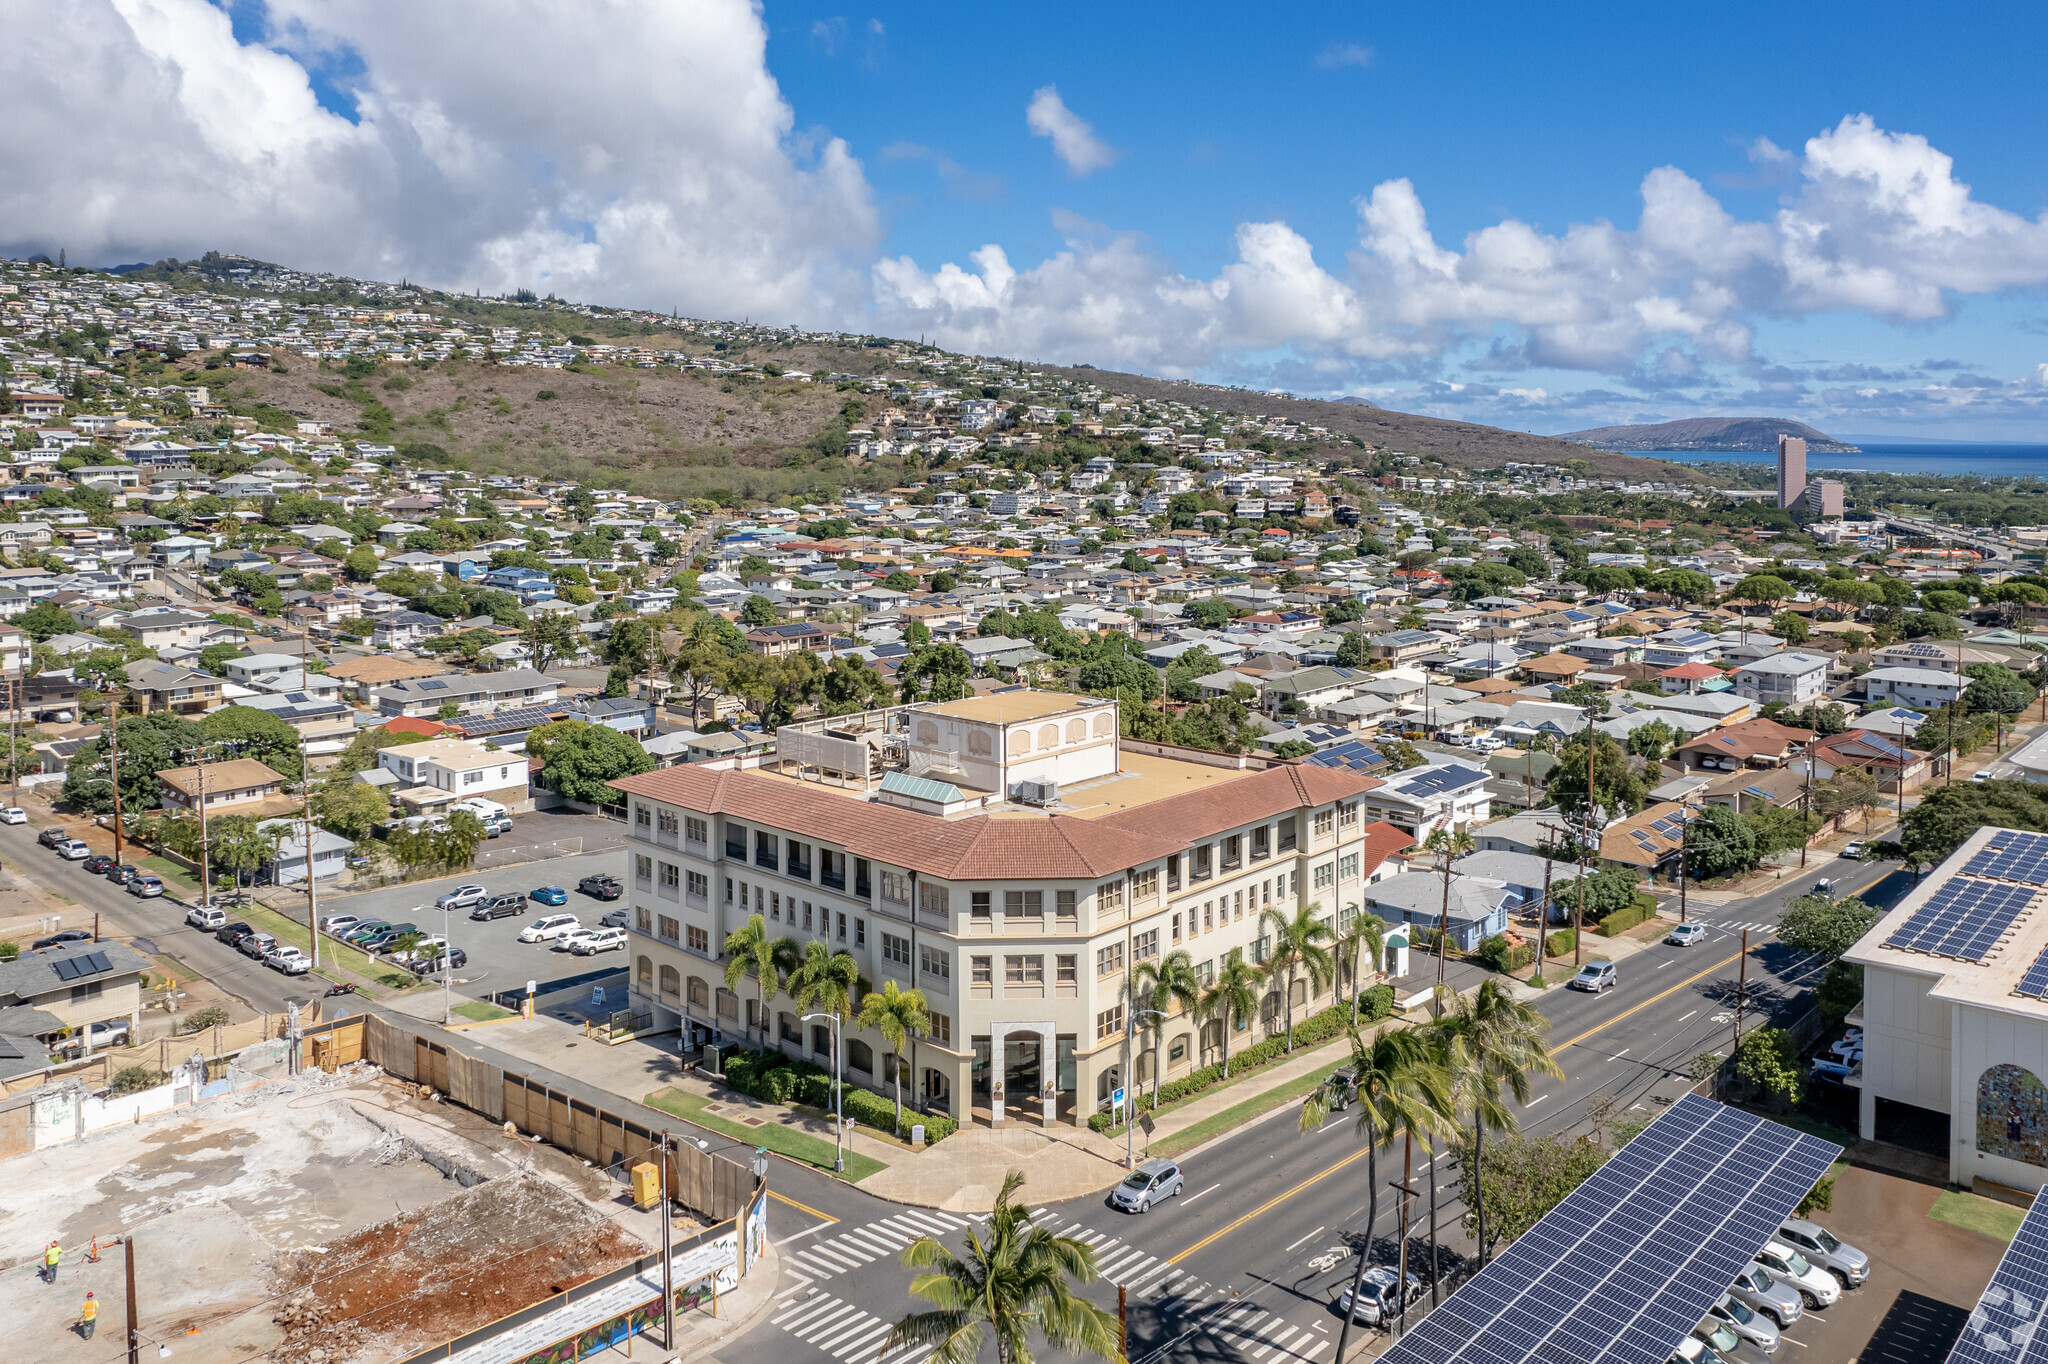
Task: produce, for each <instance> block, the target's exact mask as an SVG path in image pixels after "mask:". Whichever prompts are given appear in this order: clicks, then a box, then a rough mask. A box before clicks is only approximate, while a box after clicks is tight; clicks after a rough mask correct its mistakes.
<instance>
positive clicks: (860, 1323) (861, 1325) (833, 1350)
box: [811, 1312, 882, 1354]
mask: <svg viewBox="0 0 2048 1364" xmlns="http://www.w3.org/2000/svg"><path fill="white" fill-rule="evenodd" d="M881 1325H882V1323H880V1322H879V1321H876V1320H875V1319H874V1318H873V1317H871V1316H869V1315H868V1314H867V1313H865V1312H857V1313H855V1314H854V1316H853V1318H852V1321H851V1323H850V1324H849V1323H844V1322H842V1323H841V1329H839V1330H836V1331H827V1332H826V1333H825V1334H824V1335H822V1336H819V1337H818V1338H817V1339H816V1340H815V1341H813V1342H811V1343H812V1344H814V1345H816V1346H817V1347H818V1348H819V1349H821V1350H823V1351H824V1352H825V1353H826V1354H837V1353H838V1347H839V1346H841V1345H846V1344H851V1343H852V1342H853V1340H854V1338H855V1337H861V1338H863V1339H864V1338H866V1337H867V1336H869V1335H871V1334H872V1333H873V1332H874V1331H875V1330H876V1329H878V1328H879V1327H880V1326H881Z"/></svg>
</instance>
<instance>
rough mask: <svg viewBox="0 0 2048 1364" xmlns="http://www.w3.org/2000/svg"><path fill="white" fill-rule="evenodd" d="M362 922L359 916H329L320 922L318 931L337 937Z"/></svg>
mask: <svg viewBox="0 0 2048 1364" xmlns="http://www.w3.org/2000/svg"><path fill="white" fill-rule="evenodd" d="M362 921H363V919H362V916H361V915H359V914H330V915H328V916H327V917H326V918H324V919H322V920H321V921H320V931H321V932H322V933H327V934H331V935H333V936H335V937H339V936H340V935H342V934H343V933H346V932H348V931H349V930H350V929H351V928H354V927H355V926H356V925H357V924H359V923H361V922H362Z"/></svg>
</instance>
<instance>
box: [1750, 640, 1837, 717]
mask: <svg viewBox="0 0 2048 1364" xmlns="http://www.w3.org/2000/svg"><path fill="white" fill-rule="evenodd" d="M1827 689H1828V660H1827V658H1826V657H1825V656H1824V655H1821V654H1801V653H1789V654H1773V655H1771V656H1770V657H1769V658H1760V659H1758V660H1757V661H1756V662H1754V663H1749V664H1745V665H1743V666H1742V667H1740V668H1737V669H1736V670H1735V691H1736V694H1737V695H1739V696H1746V697H1748V698H1749V699H1750V700H1752V701H1754V702H1756V703H1757V704H1758V705H1759V706H1765V705H1769V704H1771V703H1772V702H1773V701H1782V702H1784V703H1785V704H1786V705H1788V706H1804V705H1806V704H1807V703H1808V702H1811V701H1818V700H1820V699H1821V698H1822V697H1823V696H1825V695H1827Z"/></svg>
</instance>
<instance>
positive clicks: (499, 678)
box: [371, 668, 561, 718]
mask: <svg viewBox="0 0 2048 1364" xmlns="http://www.w3.org/2000/svg"><path fill="white" fill-rule="evenodd" d="M560 693H561V683H560V682H559V681H557V680H556V679H555V678H552V677H549V676H548V675H547V674H546V673H538V672H535V671H534V670H533V669H531V668H507V669H505V670H504V671H503V672H495V673H447V674H444V675H442V676H438V677H421V678H399V679H396V680H393V681H390V682H384V683H379V684H377V685H376V686H374V687H372V688H371V696H372V698H373V699H374V700H375V702H376V706H377V713H378V714H380V715H411V716H424V717H429V718H432V717H436V716H439V715H440V713H441V711H442V708H443V707H447V706H453V707H454V711H453V714H456V715H476V714H484V715H488V714H490V713H491V712H493V711H495V710H497V709H498V708H499V707H500V706H544V705H548V704H550V703H552V702H553V701H554V699H555V698H556V696H558V695H559V694H560Z"/></svg>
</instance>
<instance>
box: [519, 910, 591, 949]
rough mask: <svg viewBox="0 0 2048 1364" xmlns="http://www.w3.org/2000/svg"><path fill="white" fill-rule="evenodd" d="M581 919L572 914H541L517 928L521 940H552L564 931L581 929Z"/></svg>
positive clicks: (571, 931)
mask: <svg viewBox="0 0 2048 1364" xmlns="http://www.w3.org/2000/svg"><path fill="white" fill-rule="evenodd" d="M582 927H583V921H582V920H581V919H578V918H577V917H576V916H575V915H574V914H543V915H541V916H540V917H539V918H538V919H535V920H534V921H533V922H532V923H530V924H528V925H527V926H526V927H524V928H522V929H520V930H519V941H521V942H553V941H554V940H555V939H556V938H559V937H561V936H562V935H563V934H565V933H575V932H577V931H579V930H580V929H582Z"/></svg>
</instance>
